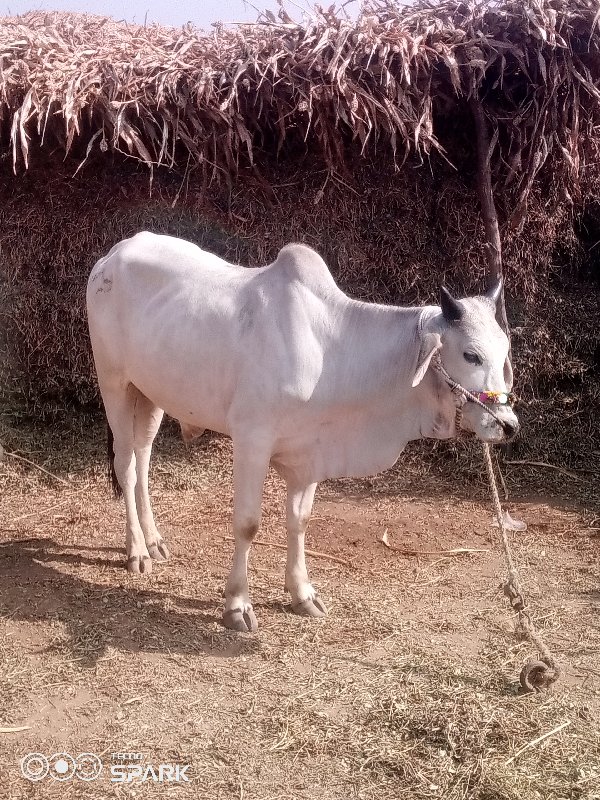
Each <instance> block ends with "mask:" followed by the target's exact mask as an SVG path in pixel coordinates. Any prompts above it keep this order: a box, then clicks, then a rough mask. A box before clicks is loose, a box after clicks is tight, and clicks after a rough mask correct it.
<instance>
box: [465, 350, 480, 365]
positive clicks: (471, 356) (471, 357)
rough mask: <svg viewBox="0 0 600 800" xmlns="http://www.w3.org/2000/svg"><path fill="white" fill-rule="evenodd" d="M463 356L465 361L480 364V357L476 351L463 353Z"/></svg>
mask: <svg viewBox="0 0 600 800" xmlns="http://www.w3.org/2000/svg"><path fill="white" fill-rule="evenodd" d="M463 355H464V357H465V361H468V362H469V364H481V359H480V358H479V356H478V355H477V353H463Z"/></svg>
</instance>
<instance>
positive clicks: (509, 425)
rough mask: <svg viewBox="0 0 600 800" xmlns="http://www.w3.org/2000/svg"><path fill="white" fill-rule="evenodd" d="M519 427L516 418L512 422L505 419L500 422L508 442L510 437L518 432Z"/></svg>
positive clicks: (513, 436) (512, 437)
mask: <svg viewBox="0 0 600 800" xmlns="http://www.w3.org/2000/svg"><path fill="white" fill-rule="evenodd" d="M520 427H521V426H520V425H519V423H518V422H517V421H516V420H515V421H514V422H508V421H507V422H503V423H502V428H503V430H504V435H505V436H506V440H507V441H508V442H510V441H511V439H514V438H515V436H516V435H517V433H518V432H519V428H520Z"/></svg>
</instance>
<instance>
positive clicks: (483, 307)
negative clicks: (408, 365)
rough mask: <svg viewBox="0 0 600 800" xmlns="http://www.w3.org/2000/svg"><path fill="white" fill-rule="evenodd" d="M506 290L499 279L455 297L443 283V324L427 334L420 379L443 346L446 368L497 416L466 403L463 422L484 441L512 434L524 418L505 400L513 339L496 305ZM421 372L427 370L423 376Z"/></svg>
mask: <svg viewBox="0 0 600 800" xmlns="http://www.w3.org/2000/svg"><path fill="white" fill-rule="evenodd" d="M501 291H502V283H501V282H499V283H498V284H497V285H496V286H495V287H493V288H492V289H490V291H488V292H487V293H486V294H485V295H483V296H482V297H468V298H465V299H463V300H456V299H455V298H454V297H452V295H451V294H450V292H449V291H448V290H447V289H446V288H445V287H442V289H441V297H440V305H441V310H442V318H443V323H442V325H441V327H440V330H439V333H431V332H430V333H428V340H429V343H428V344H427V343H426V342H425V341H424V342H423V344H425V345H426V348H425V349H426V350H427V351H428V352H426V353H425V358H424V359H423V360H421V361H420V365H419V369H418V371H417V375H416V376H415V382H414V383H413V385H415V383H418V382H419V381H420V380H421V378H422V377H423V375H424V373H425V371H426V370H427V368H428V366H429V363H430V361H431V359H432V357H433V356H434V355H435V354H436V353H437V352H438V351H439V355H440V358H441V362H442V364H443V367H444V369H445V371H446V373H447V374H448V375H449V376H450V377H451V378H452V379H453V380H454V381H456V383H458V384H460V385H461V386H463V387H464V388H465V389H467V390H469V391H470V392H472V393H473V394H474V395H476V396H478V397H481V398H482V399H484V401H485V403H486V405H489V407H490V408H491V409H492V410H493V412H494V414H495V415H496V417H497V419H494V417H493V416H492V415H491V414H489V413H488V412H487V411H486V410H485V409H484V408H481V406H479V405H477V404H476V403H473V402H467V403H466V404H465V405H464V407H463V412H462V417H461V427H462V428H464V429H465V430H467V431H471V432H473V433H475V434H476V435H477V436H478V437H479V438H480V439H481V440H483V441H485V442H502V441H506V440H509V439H512V438H513V437H514V436H515V435H516V433H517V431H518V429H519V422H518V420H517V417H516V415H515V413H514V411H513V410H512V408H511V406H510V405H509V404H508V403H506V402H503V401H504V400H505V398H506V397H507V396H508V395H509V393H510V391H511V389H512V383H513V374H512V367H511V364H510V359H509V357H508V350H509V346H508V338H507V336H506V334H505V333H504V331H503V330H502V328H501V327H500V326H499V325H498V323H497V321H496V305H497V303H498V300H499V298H500V294H501ZM419 371H422V374H421V375H419V374H418V373H419Z"/></svg>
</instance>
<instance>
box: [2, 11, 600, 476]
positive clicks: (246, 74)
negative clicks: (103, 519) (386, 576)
mask: <svg viewBox="0 0 600 800" xmlns="http://www.w3.org/2000/svg"><path fill="white" fill-rule="evenodd" d="M599 86H600V7H599V6H598V3H597V2H591V0H568V1H567V0H525V2H521V1H517V0H501V2H495V3H474V2H469V3H464V2H458V0H446V2H441V3H437V2H436V3H433V2H418V3H417V4H416V5H413V6H410V7H406V8H400V7H398V6H396V5H394V4H393V3H391V2H384V1H383V0H372V1H371V2H369V3H368V4H367V5H366V6H365V7H364V9H363V10H362V12H361V13H360V15H359V17H358V19H357V20H351V19H348V18H346V17H345V15H344V13H343V12H336V11H332V10H328V11H325V10H321V11H318V12H316V13H315V15H314V16H313V17H312V18H310V19H305V20H303V21H302V22H297V21H294V20H293V19H292V18H291V17H290V16H289V15H288V14H287V13H286V11H285V10H284V9H281V11H280V13H279V15H278V17H275V16H274V15H272V14H269V13H266V14H265V15H263V16H262V17H261V18H260V20H259V21H258V22H257V23H254V24H251V25H242V26H239V27H237V28H229V27H226V26H223V25H219V24H218V25H216V26H215V27H214V29H213V30H212V31H211V32H209V33H204V32H199V31H197V30H195V29H193V28H191V27H184V28H182V29H173V28H164V27H159V26H150V27H140V26H133V25H126V24H123V23H116V22H114V21H111V20H108V19H102V18H97V17H85V16H81V15H68V14H44V13H40V12H35V13H31V14H27V15H25V16H22V17H14V18H0V147H1V151H0V156H2V157H3V158H4V160H3V161H0V170H1V171H2V173H3V175H4V177H5V180H4V184H3V187H2V188H1V189H0V192H1V194H2V198H0V199H1V200H3V202H2V203H1V204H0V226H1V228H0V229H1V231H2V233H1V234H0V235H1V236H2V239H3V249H2V252H3V254H4V263H3V266H4V272H5V275H6V279H7V283H8V285H9V288H10V289H11V291H12V292H13V296H16V299H17V302H16V303H15V305H14V308H13V309H12V310H11V313H10V319H11V323H12V326H13V328H14V330H15V331H16V336H15V337H14V344H13V347H14V350H15V351H16V359H17V361H18V362H19V364H18V366H20V367H21V372H22V374H24V375H25V376H26V381H25V383H23V382H22V384H21V385H24V386H25V391H26V393H27V396H28V400H29V402H30V404H32V403H33V404H34V405H36V404H37V405H39V403H40V402H41V401H42V400H47V399H48V397H52V398H54V400H55V401H56V402H58V403H62V402H64V400H65V398H68V397H71V398H73V397H74V398H76V399H79V400H86V399H88V398H89V397H90V390H92V392H93V379H92V377H91V371H90V364H89V351H88V347H87V340H86V336H85V319H84V315H83V310H82V291H81V287H82V285H83V283H84V281H85V278H86V275H87V272H88V271H89V268H90V266H91V264H92V263H93V261H94V259H95V258H96V257H97V256H99V255H100V254H102V253H103V252H105V251H106V249H108V247H110V246H111V245H112V244H113V243H114V242H115V241H116V240H117V239H119V238H121V237H122V236H126V235H130V234H131V233H133V232H135V230H136V229H138V228H139V227H142V226H144V227H149V228H151V229H154V230H159V231H165V232H169V233H174V234H178V235H184V236H186V237H187V238H190V239H192V240H195V241H198V242H199V243H201V244H205V245H206V246H209V247H211V248H212V249H214V250H216V251H217V252H219V253H220V254H221V255H224V256H226V257H228V258H232V259H236V260H237V259H239V260H240V261H243V262H245V263H261V262H262V263H266V262H267V261H268V260H270V259H271V258H272V257H273V256H274V255H275V252H276V249H277V247H278V246H280V245H281V244H283V243H284V242H285V241H289V240H290V239H302V240H304V241H307V242H308V243H310V244H313V245H314V246H316V247H318V248H319V249H320V250H321V251H322V252H323V253H324V255H325V256H326V258H327V260H328V262H329V263H330V264H331V266H332V268H333V271H334V273H335V275H336V277H337V279H338V280H339V282H340V283H341V284H342V285H343V287H344V288H346V289H349V290H351V291H353V292H354V293H355V294H358V295H360V296H362V297H365V298H370V299H378V300H385V301H392V302H415V301H419V300H426V301H430V300H431V299H432V297H433V295H432V292H433V291H434V289H435V287H436V285H437V284H438V283H439V281H440V279H442V278H443V277H444V276H446V277H450V280H451V283H452V285H453V287H454V288H455V289H457V290H461V289H462V290H465V291H466V290H473V289H476V288H480V287H481V282H482V280H483V278H484V274H485V255H484V250H483V247H482V228H481V224H480V220H479V217H478V206H477V199H476V179H475V171H476V155H475V153H476V150H475V142H474V130H473V114H472V104H473V103H474V102H475V103H481V105H482V107H483V110H484V113H485V118H486V121H487V125H488V128H489V135H490V139H491V148H490V154H489V160H490V166H491V170H492V175H493V179H494V188H495V195H496V202H497V205H498V209H499V215H500V221H501V226H502V233H503V243H504V254H505V269H506V272H507V278H508V285H509V291H510V293H512V302H511V304H509V311H511V313H512V321H513V324H516V326H517V328H518V329H520V328H522V329H523V330H522V333H519V332H518V331H517V336H516V337H515V343H514V344H515V359H516V367H517V375H518V376H520V386H519V388H520V389H521V391H522V393H523V395H524V396H527V397H528V399H529V400H530V401H531V402H532V403H533V402H537V399H536V398H541V399H542V400H543V399H544V398H545V399H546V400H547V399H548V397H552V399H553V404H552V406H548V407H547V408H546V410H545V411H544V412H543V413H540V411H539V409H538V407H537V406H535V407H534V408H533V411H531V422H533V423H535V424H538V422H537V420H538V419H540V418H541V421H540V422H539V425H540V427H542V426H543V425H547V424H548V422H549V420H550V419H551V417H550V416H548V415H549V414H550V411H549V410H548V409H549V408H552V409H554V410H556V408H557V406H556V401H557V399H558V400H560V403H561V405H560V406H559V407H558V410H559V412H561V413H562V412H563V411H564V408H567V410H568V411H569V413H571V412H573V411H574V412H575V417H573V418H572V419H573V422H572V425H573V426H574V429H573V430H575V431H579V433H578V434H577V435H575V434H574V432H573V430H572V429H570V428H569V426H568V425H567V426H566V428H569V430H568V440H569V441H570V442H571V443H573V442H578V441H579V440H581V439H585V441H586V442H587V444H586V448H587V452H593V450H594V448H596V449H597V448H598V443H597V440H596V439H595V438H594V436H595V434H594V426H593V425H592V421H591V420H592V418H591V416H590V415H587V414H586V411H585V404H593V403H594V402H596V401H597V397H598V394H599V389H598V384H597V382H596V383H594V381H593V380H592V379H593V377H594V374H597V372H596V373H595V372H594V371H595V370H597V362H598V347H599V344H598V338H597V337H598V328H599V327H600V326H599V325H598V311H597V303H595V301H594V297H593V294H592V291H596V288H595V285H594V284H593V282H590V280H591V279H589V277H585V276H582V274H581V273H578V268H579V265H580V263H581V262H582V260H585V256H586V247H587V245H590V244H594V243H595V237H596V232H597V231H598V230H600V226H599V225H598V223H597V219H598V218H599V217H600V215H599V214H598V213H597V209H596V207H595V206H594V200H595V197H596V196H597V194H598V189H599V188H600V172H599V169H598V167H599V163H600V158H599V157H598V145H597V142H598V137H597V136H596V128H597V126H598V125H599V124H600V114H599V112H600V89H599V88H598V87H599ZM63 161H64V163H62V162H63ZM148 167H149V168H150V175H151V178H152V187H153V188H152V197H151V198H149V194H148V172H149V170H148ZM11 173H12V177H11ZM584 212H585V213H584ZM582 214H584V217H583V219H584V222H585V225H581V224H579V226H578V229H577V231H575V230H574V227H573V221H574V220H577V219H579V220H581V219H582V217H581V215H582ZM576 233H579V234H580V236H579V239H578V237H577V235H576ZM588 262H589V259H588ZM582 309H584V310H583V311H582ZM52 320H54V322H55V325H56V333H53V331H52V326H53V323H52ZM49 329H50V330H49ZM580 391H581V392H583V394H582V398H583V399H581V398H579V399H577V398H575V400H574V399H573V397H574V393H575V394H576V393H577V392H580ZM580 402H581V403H582V404H583V411H582V412H581V413H580V405H579V404H580ZM564 404H566V405H564ZM563 417H564V414H563ZM588 420H589V425H588ZM563 425H564V423H563ZM577 436H579V440H578V439H577ZM578 447H579V445H578V444H573V445H572V448H571V449H572V450H573V452H572V453H571V455H570V456H569V458H567V460H568V461H569V462H570V463H573V460H575V461H576V459H577V456H576V454H575V451H577V449H578Z"/></svg>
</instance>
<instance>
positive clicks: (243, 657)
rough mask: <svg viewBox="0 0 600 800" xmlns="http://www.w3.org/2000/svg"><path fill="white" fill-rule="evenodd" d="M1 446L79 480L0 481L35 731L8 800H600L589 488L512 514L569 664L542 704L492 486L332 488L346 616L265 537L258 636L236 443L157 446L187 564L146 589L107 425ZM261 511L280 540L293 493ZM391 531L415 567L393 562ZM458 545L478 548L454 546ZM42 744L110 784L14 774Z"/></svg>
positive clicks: (523, 561)
mask: <svg viewBox="0 0 600 800" xmlns="http://www.w3.org/2000/svg"><path fill="white" fill-rule="evenodd" d="M78 425H80V427H77V426H78ZM2 435H3V439H4V444H5V446H6V449H7V451H10V452H15V451H16V450H17V448H19V452H20V455H22V456H24V457H26V458H29V459H30V460H32V461H35V462H36V463H37V464H39V465H43V466H45V467H46V468H47V469H48V470H49V471H50V472H52V473H54V474H55V475H56V476H57V478H60V479H62V480H63V481H66V483H62V482H61V481H59V480H57V478H51V477H49V476H48V475H45V474H44V473H41V472H39V470H35V469H33V468H30V467H29V466H28V465H27V464H25V463H24V462H22V461H18V460H17V459H14V458H11V457H9V458H6V459H5V460H4V462H2V463H1V464H0V492H1V495H0V496H1V498H2V499H1V507H2V512H1V519H0V527H1V528H2V532H1V536H0V587H1V588H0V729H3V728H13V727H19V726H26V727H27V729H26V730H24V731H21V732H14V733H3V732H1V731H0V787H1V788H0V797H3V798H4V797H7V798H10V799H11V800H16V798H29V797H32V798H33V797H43V798H55V797H56V798H58V797H63V796H65V797H68V798H94V800H96V798H98V800H100V799H101V798H105V797H106V798H108V797H110V798H114V797H118V798H125V797H136V798H158V797H170V796H172V795H173V796H177V797H190V798H191V797H194V798H210V800H217V799H221V798H222V799H223V800H225V799H227V800H228V799H229V798H238V799H239V800H242V799H244V800H248V799H249V798H256V800H267V799H268V800H271V798H272V799H273V800H275V798H277V800H280V798H281V799H283V798H290V799H291V798H294V800H298V799H299V798H310V800H316V799H317V798H326V799H327V800H333V798H340V800H341V798H365V799H366V798H378V800H379V799H381V798H383V799H385V798H390V799H391V798H398V797H402V798H456V799H457V800H458V798H469V799H471V798H473V799H475V798H476V799H478V800H484V799H485V800H509V799H510V800H513V798H514V800H517V798H518V800H529V798H531V799H532V800H533V798H577V799H578V800H592V799H594V800H597V798H600V766H599V764H600V729H599V725H598V720H599V719H600V623H599V621H598V620H599V619H600V617H599V615H598V611H599V610H600V568H599V564H598V561H599V560H598V555H599V553H600V538H599V537H598V528H599V527H600V525H599V520H598V510H597V508H596V509H594V507H592V506H591V504H590V502H589V501H588V499H587V498H588V497H591V496H592V492H591V490H590V487H589V486H588V484H586V482H585V478H582V479H581V480H578V481H573V482H572V483H570V482H569V478H568V476H564V475H559V476H554V475H552V476H551V475H550V474H548V475H546V474H545V473H543V474H542V476H539V474H538V473H539V472H540V470H537V471H535V470H532V477H533V476H534V475H535V476H537V479H539V480H540V484H539V485H532V484H531V482H529V483H527V482H523V481H524V478H523V473H522V472H516V470H513V472H512V473H510V474H509V476H508V482H509V489H511V490H513V491H514V492H515V498H516V499H515V500H514V501H513V502H512V503H511V505H510V507H511V510H512V511H513V512H514V513H515V515H518V516H520V517H521V518H524V519H526V521H527V522H528V524H529V528H528V531H527V532H526V533H524V534H515V535H514V537H513V541H514V544H515V551H516V557H517V560H518V562H519V564H520V565H521V569H522V578H523V582H524V584H525V586H526V587H527V590H528V595H529V598H530V602H531V605H532V607H533V609H534V610H535V618H536V620H537V622H538V624H539V625H540V627H541V629H542V631H543V634H544V636H545V637H546V639H547V641H548V642H549V644H550V645H551V647H552V648H553V650H554V651H555V652H556V653H557V655H558V656H559V658H560V660H561V662H562V664H563V665H564V668H565V670H564V671H565V674H564V677H563V679H562V680H561V683H560V684H559V685H558V686H557V687H556V688H555V690H554V691H553V692H551V693H546V694H541V695H536V696H522V695H519V694H518V692H517V681H516V678H517V675H518V671H519V669H520V666H521V664H522V662H523V661H524V659H526V658H527V657H528V656H530V655H533V653H532V651H531V648H530V647H529V646H528V645H527V644H526V643H523V642H521V641H519V640H518V639H517V638H516V636H515V634H514V626H513V619H512V617H511V613H510V612H509V609H508V606H507V603H506V601H505V598H503V596H502V594H501V592H500V591H499V590H498V586H499V584H500V581H501V579H502V576H503V565H502V560H501V558H500V555H499V553H498V547H497V541H496V533H497V532H496V531H495V529H494V528H492V527H491V526H490V520H491V514H490V511H489V507H488V504H487V503H486V502H485V495H484V492H483V490H484V486H483V485H479V483H476V484H469V485H467V484H463V485H460V484H459V483H456V484H454V485H453V484H452V483H450V482H449V481H448V480H447V479H444V478H443V475H442V473H441V472H439V470H437V468H432V469H431V470H430V471H427V470H425V469H424V468H423V467H422V466H419V463H418V462H417V461H416V460H415V459H411V458H410V457H409V458H408V459H407V460H406V461H404V462H403V463H404V464H405V465H408V466H407V469H405V470H396V471H393V472H390V473H389V474H386V475H385V476H383V477H381V478H377V479H374V480H372V481H369V482H351V481H343V482H339V483H336V484H330V485H325V486H323V487H322V489H321V490H320V492H319V494H318V499H317V503H316V506H315V513H314V518H313V522H312V525H311V541H310V543H309V546H310V547H312V548H314V549H317V550H319V551H324V552H325V553H328V554H329V555H331V556H334V557H335V558H337V559H341V560H342V561H344V562H345V564H340V563H338V562H337V561H333V560H331V559H327V558H310V559H309V569H310V571H311V575H312V579H313V581H314V582H315V583H316V584H317V586H318V587H319V590H320V592H321V594H322V596H323V597H324V599H325V601H326V602H327V603H328V605H329V609H330V616H329V617H328V618H327V619H326V620H325V621H314V620H312V621H311V620H304V619H300V618H297V617H295V616H293V615H291V614H290V613H288V610H287V608H286V605H285V603H286V599H285V596H284V594H283V590H282V580H283V578H282V576H283V565H284V557H285V554H284V551H283V550H281V549H278V548H275V547H272V546H264V544H263V545H261V546H256V547H255V548H254V552H253V556H252V593H253V600H254V603H255V608H256V611H257V616H258V619H259V624H260V630H259V633H258V634H257V635H236V634H233V633H231V632H227V631H225V630H224V629H223V628H222V627H221V625H220V621H219V616H220V607H221V591H222V588H223V585H224V581H225V577H226V573H227V570H228V567H229V559H230V555H231V549H232V545H231V542H230V541H229V540H228V539H227V537H228V536H229V531H228V525H229V508H230V501H231V489H230V485H231V484H230V447H229V443H228V442H227V441H226V440H224V439H221V438H216V437H215V438H205V439H203V440H201V441H200V442H199V443H198V444H197V445H196V446H195V447H194V449H193V451H191V452H189V453H185V451H184V450H183V447H182V446H181V445H180V444H178V443H176V441H175V440H174V439H173V438H172V437H171V436H170V435H169V434H168V431H167V434H163V435H162V436H161V438H160V441H159V442H158V446H157V454H156V460H155V462H154V470H153V493H154V497H155V505H156V511H157V515H158V517H159V519H160V522H161V524H162V525H163V529H164V530H165V532H166V533H167V535H168V539H169V541H170V543H171V545H172V549H173V553H174V557H173V560H172V562H171V563H170V564H169V565H168V566H165V567H162V568H159V569H156V570H155V572H154V573H153V574H152V576H151V577H150V578H146V579H135V578H131V577H129V576H128V575H127V573H126V572H125V571H124V569H123V561H124V554H123V552H122V546H123V542H122V508H121V506H120V504H118V503H114V502H112V501H109V499H108V494H107V491H106V487H105V484H104V476H103V464H102V454H103V448H104V442H103V441H102V431H101V429H100V428H99V427H98V426H97V425H90V426H88V425H87V423H85V421H81V420H80V421H79V422H77V421H76V422H75V423H74V424H73V426H72V427H70V428H65V427H63V428H61V427H59V426H57V427H55V428H54V429H52V430H49V429H42V430H38V431H33V430H31V429H29V428H27V427H26V426H23V425H19V426H17V425H16V424H15V425H13V426H12V428H5V429H4V430H3V433H2ZM433 476H436V477H435V479H434V478H433ZM517 477H519V478H520V481H521V483H520V484H519V483H518V482H517V481H516V480H515V478H517ZM551 478H552V479H553V480H554V484H553V487H552V488H551V490H550V491H547V492H546V493H545V494H542V489H543V485H542V481H546V480H550V479H551ZM557 479H558V480H557ZM452 486H453V488H452ZM585 487H587V493H586V491H584V490H585ZM581 492H583V494H580V493H581ZM569 496H570V497H571V500H570V501H569V500H568V499H567V498H568V497H569ZM573 498H575V499H577V500H578V502H574V501H573ZM264 510H265V519H264V528H263V531H262V535H261V541H262V542H263V543H270V544H281V543H283V541H284V531H283V518H282V486H281V484H280V482H279V481H278V479H277V478H276V477H275V476H270V478H269V481H268V486H267V491H266V495H265V505H264ZM386 529H387V530H388V535H389V537H390V540H391V542H392V544H393V545H395V546H397V547H400V548H404V549H406V550H415V551H417V555H414V554H413V555H406V554H401V553H398V552H394V551H390V550H387V549H385V548H384V547H383V545H382V544H381V543H380V542H379V541H378V539H379V537H380V536H381V535H382V533H383V531H384V530H386ZM458 546H464V547H469V548H473V549H476V550H478V551H481V552H476V553H473V554H471V555H466V556H461V557H456V556H455V557H451V556H447V555H444V554H443V553H442V552H439V551H444V550H447V549H450V548H453V547H458ZM553 731H555V732H554V733H552V732H553ZM547 734H551V735H550V736H547V737H546V738H543V737H545V736H546V735H547ZM34 750H35V751H40V752H42V753H45V754H47V755H50V754H52V753H54V752H57V751H67V752H70V753H73V754H74V755H76V754H77V753H80V752H83V751H91V752H94V753H98V754H99V755H101V756H102V758H103V760H104V763H105V772H104V775H103V777H101V778H100V779H99V780H97V781H95V782H93V783H89V784H86V783H84V782H82V781H77V780H72V781H70V782H68V783H63V784H61V783H58V782H55V781H51V780H50V779H46V780H45V781H43V782H42V783H40V784H30V783H28V782H26V781H25V780H24V779H23V778H22V777H21V776H20V772H19V766H18V761H19V759H20V758H21V757H22V756H23V755H25V754H26V753H28V752H31V751H34ZM123 750H126V751H138V750H139V751H141V752H143V753H144V756H145V759H146V760H147V761H149V762H154V763H161V762H178V763H184V764H185V763H189V764H190V765H191V768H190V776H191V777H192V779H193V780H192V783H191V784H190V785H188V786H186V785H183V786H179V787H177V786H169V785H167V784H163V785H157V784H153V783H146V784H143V785H139V784H133V783H132V784H129V785H127V786H122V787H121V786H117V785H116V784H111V783H110V782H109V780H108V779H107V771H108V765H109V764H110V763H111V754H112V753H113V752H116V751H123Z"/></svg>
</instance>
